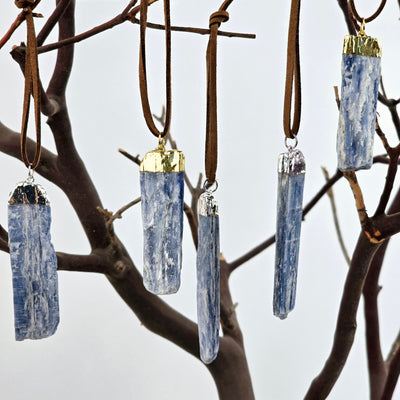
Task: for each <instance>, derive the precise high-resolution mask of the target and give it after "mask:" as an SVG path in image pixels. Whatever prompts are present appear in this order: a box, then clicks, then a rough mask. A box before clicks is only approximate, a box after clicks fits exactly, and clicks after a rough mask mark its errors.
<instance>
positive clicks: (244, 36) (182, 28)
mask: <svg viewBox="0 0 400 400" xmlns="http://www.w3.org/2000/svg"><path fill="white" fill-rule="evenodd" d="M131 22H133V23H135V24H139V20H138V19H137V18H136V17H134V18H132V19H131ZM147 27H148V28H152V29H160V30H165V26H164V25H161V24H154V23H152V22H148V23H147ZM171 30H172V31H175V32H187V33H197V34H199V35H209V34H210V29H204V28H191V27H186V26H171ZM218 36H225V37H236V38H242V39H255V38H256V35H255V34H254V33H237V32H226V31H218Z"/></svg>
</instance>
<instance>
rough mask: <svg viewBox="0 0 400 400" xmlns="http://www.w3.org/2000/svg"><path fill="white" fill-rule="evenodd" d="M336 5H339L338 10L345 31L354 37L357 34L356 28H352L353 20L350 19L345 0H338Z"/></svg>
mask: <svg viewBox="0 0 400 400" xmlns="http://www.w3.org/2000/svg"><path fill="white" fill-rule="evenodd" d="M338 4H339V7H340V9H341V10H342V12H343V16H344V20H345V22H346V25H347V30H348V31H349V34H350V35H355V34H356V33H357V32H356V28H355V27H354V23H353V20H352V18H351V15H350V12H349V7H348V2H347V0H338Z"/></svg>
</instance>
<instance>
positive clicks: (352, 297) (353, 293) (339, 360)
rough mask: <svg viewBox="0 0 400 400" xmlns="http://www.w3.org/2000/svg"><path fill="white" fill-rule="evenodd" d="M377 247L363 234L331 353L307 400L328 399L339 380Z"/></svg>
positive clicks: (344, 292) (341, 306)
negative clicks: (369, 268) (363, 289)
mask: <svg viewBox="0 0 400 400" xmlns="http://www.w3.org/2000/svg"><path fill="white" fill-rule="evenodd" d="M378 247H379V245H378V244H372V243H371V242H370V241H369V240H368V239H367V237H366V236H365V235H364V233H361V234H360V237H359V240H358V243H357V246H356V249H355V252H354V255H353V259H352V262H351V265H350V268H349V271H348V274H347V278H346V283H345V287H344V291H343V296H342V300H341V303H340V308H339V315H338V319H337V324H336V331H335V337H334V342H333V346H332V350H331V353H330V355H329V357H328V359H327V360H326V363H325V365H324V367H323V369H322V371H321V373H320V374H319V375H318V376H317V377H316V378H315V379H314V380H313V382H312V384H311V386H310V388H309V390H308V392H307V394H306V396H305V399H306V400H311V399H312V400H315V399H325V398H326V397H327V396H328V395H329V393H330V391H331V390H332V388H333V386H334V384H335V383H336V381H337V379H338V378H339V376H340V373H341V371H342V369H343V367H344V365H345V363H346V360H347V357H348V355H349V353H350V349H351V347H352V345H353V341H354V336H355V332H356V327H357V322H356V317H357V310H358V305H359V302H360V297H361V292H362V288H363V284H364V279H365V277H366V275H367V272H368V267H369V264H370V262H371V259H372V257H373V256H374V254H375V252H376V251H377V249H378Z"/></svg>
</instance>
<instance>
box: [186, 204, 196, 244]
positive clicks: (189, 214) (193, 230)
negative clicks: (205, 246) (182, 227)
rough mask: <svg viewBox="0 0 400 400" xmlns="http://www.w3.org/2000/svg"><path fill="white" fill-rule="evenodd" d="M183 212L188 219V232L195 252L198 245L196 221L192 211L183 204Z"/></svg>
mask: <svg viewBox="0 0 400 400" xmlns="http://www.w3.org/2000/svg"><path fill="white" fill-rule="evenodd" d="M183 211H184V212H185V214H186V217H187V219H188V222H189V226H190V231H191V233H192V238H193V243H194V247H196V250H197V247H198V244H199V236H198V231H197V219H196V218H195V216H194V213H193V210H192V209H191V208H190V207H189V206H188V205H187V204H186V203H184V204H183Z"/></svg>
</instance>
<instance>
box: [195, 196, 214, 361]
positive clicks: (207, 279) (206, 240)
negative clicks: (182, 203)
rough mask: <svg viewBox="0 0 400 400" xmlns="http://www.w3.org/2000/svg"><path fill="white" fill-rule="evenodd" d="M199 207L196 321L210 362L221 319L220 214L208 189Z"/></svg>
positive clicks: (204, 356)
mask: <svg viewBox="0 0 400 400" xmlns="http://www.w3.org/2000/svg"><path fill="white" fill-rule="evenodd" d="M198 210H199V227H198V233H199V245H198V249H197V322H198V329H199V344H200V358H201V360H202V361H203V362H204V363H205V364H210V363H211V362H213V361H214V360H215V358H216V357H217V354H218V349H219V321H220V287H219V280H220V278H219V257H220V249H219V216H218V205H217V202H216V201H215V199H214V196H213V195H212V192H211V191H210V190H206V191H205V192H204V193H203V194H202V195H201V196H200V198H199V203H198Z"/></svg>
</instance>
